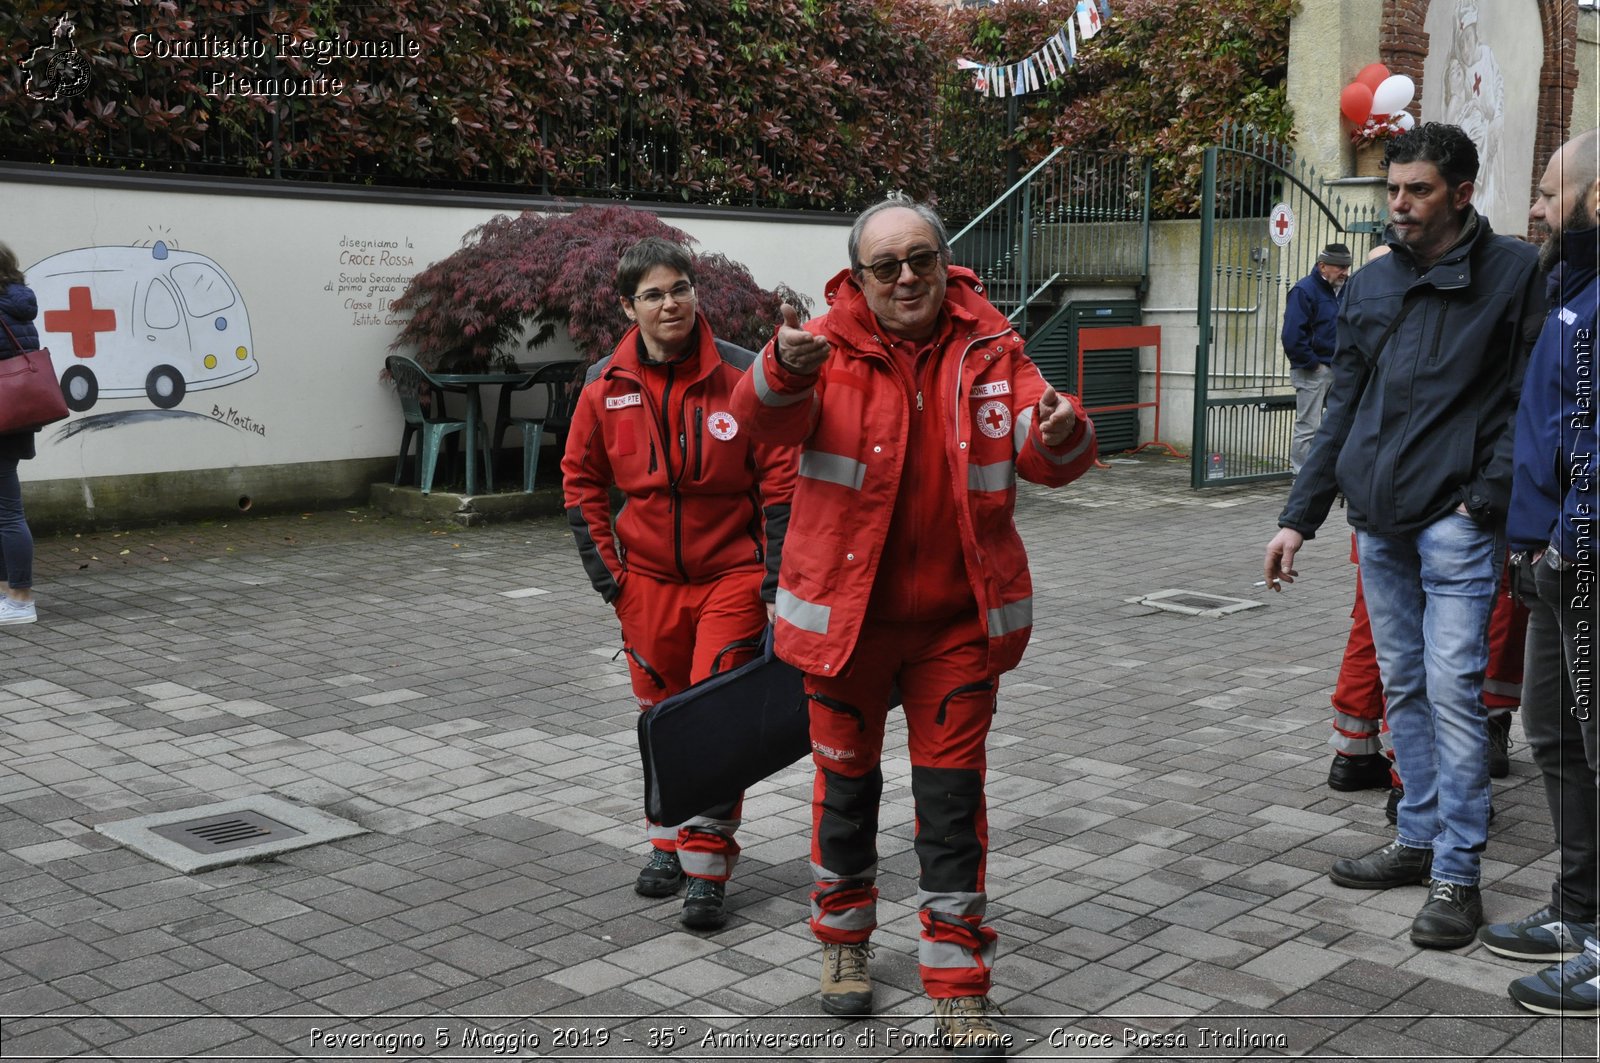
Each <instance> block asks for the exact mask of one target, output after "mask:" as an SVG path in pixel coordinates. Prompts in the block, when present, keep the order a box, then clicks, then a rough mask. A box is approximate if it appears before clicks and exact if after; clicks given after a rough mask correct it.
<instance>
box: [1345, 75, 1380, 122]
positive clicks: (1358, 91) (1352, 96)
mask: <svg viewBox="0 0 1600 1063" xmlns="http://www.w3.org/2000/svg"><path fill="white" fill-rule="evenodd" d="M1339 113H1341V114H1343V115H1344V116H1345V117H1346V118H1348V119H1350V123H1351V124H1352V125H1360V124H1361V123H1362V122H1365V121H1366V120H1367V119H1368V118H1369V117H1371V115H1372V90H1371V89H1370V88H1368V87H1367V86H1366V85H1363V84H1362V83H1361V82H1359V81H1352V82H1351V83H1350V84H1348V85H1346V86H1345V87H1344V91H1343V92H1341V93H1339Z"/></svg>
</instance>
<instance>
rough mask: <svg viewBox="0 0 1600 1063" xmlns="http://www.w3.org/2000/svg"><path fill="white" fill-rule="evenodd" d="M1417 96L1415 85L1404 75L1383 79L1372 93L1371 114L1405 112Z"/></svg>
mask: <svg viewBox="0 0 1600 1063" xmlns="http://www.w3.org/2000/svg"><path fill="white" fill-rule="evenodd" d="M1416 94H1417V83H1416V82H1415V81H1412V80H1411V79H1410V78H1408V77H1406V76H1405V75H1404V74H1395V75H1393V76H1392V77H1387V78H1385V79H1384V80H1383V81H1382V82H1380V83H1379V84H1378V87H1377V88H1376V89H1374V90H1373V93H1372V113H1373V114H1394V113H1395V112H1396V111H1403V110H1405V109H1406V108H1407V107H1408V106H1409V105H1410V104H1411V100H1412V99H1413V98H1414V97H1415V96H1416Z"/></svg>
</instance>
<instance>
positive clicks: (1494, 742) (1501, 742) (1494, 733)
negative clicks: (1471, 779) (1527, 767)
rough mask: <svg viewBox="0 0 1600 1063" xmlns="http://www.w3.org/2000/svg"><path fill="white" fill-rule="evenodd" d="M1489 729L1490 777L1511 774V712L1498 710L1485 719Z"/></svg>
mask: <svg viewBox="0 0 1600 1063" xmlns="http://www.w3.org/2000/svg"><path fill="white" fill-rule="evenodd" d="M1484 726H1485V727H1486V728H1487V729H1488V731H1489V778H1491V779H1504V778H1505V777H1506V776H1507V775H1510V774H1511V714H1510V713H1509V712H1497V713H1495V714H1494V715H1493V716H1490V717H1489V718H1488V719H1486V720H1485V721H1484Z"/></svg>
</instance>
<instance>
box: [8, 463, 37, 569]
mask: <svg viewBox="0 0 1600 1063" xmlns="http://www.w3.org/2000/svg"><path fill="white" fill-rule="evenodd" d="M0 577H4V578H5V581H6V582H7V583H9V584H11V586H13V587H15V588H16V589H17V590H19V591H25V590H28V589H29V588H31V587H32V586H33V533H32V532H30V531H28V520H27V518H26V517H24V516H23V515H22V483H21V482H20V481H19V480H18V479H17V459H16V458H0Z"/></svg>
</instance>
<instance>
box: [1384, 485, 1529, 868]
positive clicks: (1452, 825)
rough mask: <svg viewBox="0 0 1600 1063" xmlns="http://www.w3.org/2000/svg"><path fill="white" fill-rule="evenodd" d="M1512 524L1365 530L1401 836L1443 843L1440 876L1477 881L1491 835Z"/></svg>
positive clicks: (1454, 516) (1426, 845)
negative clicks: (1503, 576) (1401, 792)
mask: <svg viewBox="0 0 1600 1063" xmlns="http://www.w3.org/2000/svg"><path fill="white" fill-rule="evenodd" d="M1502 534H1503V532H1502V531H1501V530H1500V529H1498V528H1495V529H1490V528H1484V527H1481V526H1480V525H1479V524H1478V523H1477V521H1475V520H1473V519H1472V518H1471V517H1467V516H1463V515H1462V514H1459V513H1451V514H1449V515H1448V516H1445V517H1441V518H1440V519H1438V520H1436V521H1434V522H1433V523H1432V524H1429V525H1428V526H1427V527H1425V528H1421V529H1418V530H1416V531H1411V532H1406V533H1403V534H1400V535H1371V534H1368V533H1367V532H1363V531H1357V532H1356V537H1357V540H1358V546H1357V549H1358V551H1359V553H1360V555H1361V585H1362V588H1363V589H1364V590H1365V591H1366V597H1367V613H1368V615H1369V616H1370V617H1371V618H1372V641H1373V644H1374V645H1375V646H1376V647H1377V650H1378V671H1379V673H1380V674H1382V676H1383V692H1384V696H1385V698H1386V699H1387V703H1388V714H1389V731H1390V733H1391V734H1392V735H1393V737H1394V755H1395V763H1396V765H1397V767H1398V768H1399V770H1400V777H1401V778H1402V779H1404V780H1405V796H1404V797H1403V798H1401V800H1400V809H1399V823H1398V827H1399V832H1398V835H1397V837H1398V840H1399V842H1400V844H1401V845H1407V846H1410V847H1412V848H1416V849H1432V850H1433V877H1434V878H1435V879H1437V880H1439V881H1441V882H1454V883H1457V884H1459V885H1463V886H1476V885H1477V884H1478V874H1479V873H1478V861H1479V856H1480V854H1481V853H1482V852H1483V848H1484V844H1485V843H1486V842H1487V840H1488V835H1489V735H1488V732H1487V731H1486V730H1485V728H1484V722H1483V721H1484V717H1483V709H1482V707H1481V698H1482V694H1483V673H1484V670H1485V669H1486V668H1487V667H1488V665H1489V614H1490V612H1491V611H1492V610H1493V608H1494V596H1495V593H1496V591H1497V590H1498V588H1499V586H1500V565H1501V559H1502V555H1503V553H1504V543H1503V540H1502Z"/></svg>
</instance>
